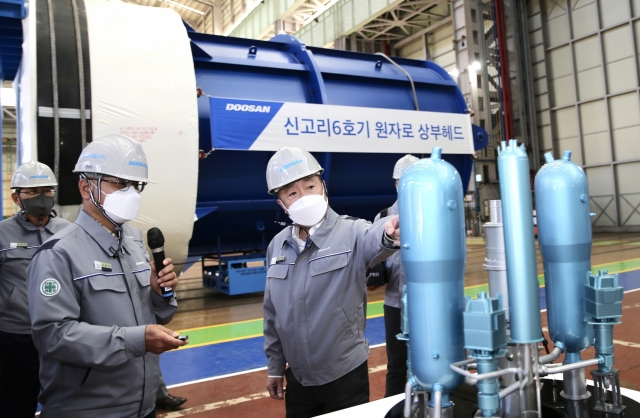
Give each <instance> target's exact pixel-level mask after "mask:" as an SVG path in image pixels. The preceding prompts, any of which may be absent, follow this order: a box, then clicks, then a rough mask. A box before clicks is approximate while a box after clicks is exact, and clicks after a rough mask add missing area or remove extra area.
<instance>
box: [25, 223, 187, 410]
mask: <svg viewBox="0 0 640 418" xmlns="http://www.w3.org/2000/svg"><path fill="white" fill-rule="evenodd" d="M134 233H135V235H134ZM122 240H123V241H122V244H123V245H122V247H123V250H122V251H123V253H122V254H121V256H120V257H114V254H116V252H117V248H118V244H117V240H116V239H115V237H114V236H113V235H112V234H110V233H109V232H108V231H107V230H106V229H105V228H104V227H102V226H101V225H100V224H98V223H97V222H96V221H95V220H94V219H93V218H92V217H91V216H89V215H88V214H87V213H85V212H84V211H80V214H79V215H78V219H77V220H76V222H75V224H73V225H72V226H70V227H68V228H66V229H65V230H64V231H62V232H60V233H58V234H56V235H54V236H53V237H51V239H49V240H48V241H47V242H46V243H45V244H44V245H42V246H41V247H40V249H39V251H38V252H37V253H36V255H35V256H34V258H33V261H32V263H31V264H30V265H29V268H28V269H27V287H28V291H29V308H30V312H31V322H32V325H33V340H34V343H35V345H36V348H37V349H38V351H39V353H40V362H41V363H40V383H41V384H42V387H43V390H42V393H41V394H40V398H39V400H40V403H41V404H42V405H43V415H42V416H43V417H61V418H62V417H65V418H66V417H70V418H76V417H77V418H79V417H89V416H96V417H97V416H99V417H101V418H111V417H113V418H129V417H144V416H146V415H148V414H149V413H151V411H152V410H153V408H154V407H155V401H156V391H157V390H158V382H159V377H158V376H159V371H160V368H159V364H158V356H157V355H155V354H152V353H147V352H146V345H145V329H146V326H147V324H155V323H156V322H157V323H160V324H165V323H167V322H169V321H170V320H171V318H172V317H173V314H174V313H175V311H176V308H177V303H176V300H175V298H171V299H170V300H169V301H167V300H164V299H163V298H162V297H161V296H159V295H157V294H156V293H155V292H154V291H153V290H152V289H151V286H150V283H151V282H150V278H151V271H150V266H149V263H148V262H147V259H146V254H145V252H144V251H143V249H142V248H143V247H142V238H141V233H140V231H139V230H137V229H135V230H134V228H131V227H128V226H125V228H124V233H123V238H122Z"/></svg>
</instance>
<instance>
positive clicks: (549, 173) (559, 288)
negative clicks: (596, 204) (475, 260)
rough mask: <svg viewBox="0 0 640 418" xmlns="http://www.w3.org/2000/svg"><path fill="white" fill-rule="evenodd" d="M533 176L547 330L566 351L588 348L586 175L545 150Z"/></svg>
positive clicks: (590, 334) (590, 329) (568, 155)
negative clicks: (545, 300)
mask: <svg viewBox="0 0 640 418" xmlns="http://www.w3.org/2000/svg"><path fill="white" fill-rule="evenodd" d="M545 159H546V161H547V164H545V165H544V166H543V167H542V168H541V169H540V171H538V174H537V175H536V179H535V197H536V213H537V217H538V243H539V245H540V252H541V253H542V262H543V265H544V281H545V293H546V297H547V318H548V320H549V335H550V337H551V339H552V340H553V343H554V344H555V345H556V346H558V347H560V348H562V349H563V350H564V351H566V352H568V353H579V352H581V351H583V350H585V349H587V348H588V347H589V345H590V341H592V340H593V326H592V325H589V323H588V320H587V318H586V313H585V309H584V306H585V287H584V280H585V279H584V278H585V275H586V274H587V273H588V272H590V271H591V243H592V237H591V216H590V213H589V212H590V211H589V190H588V185H587V176H586V175H585V173H584V171H583V170H582V168H581V167H580V166H578V165H577V164H575V163H572V162H571V151H565V152H564V156H563V157H562V159H560V160H554V159H553V157H552V156H551V153H547V154H545Z"/></svg>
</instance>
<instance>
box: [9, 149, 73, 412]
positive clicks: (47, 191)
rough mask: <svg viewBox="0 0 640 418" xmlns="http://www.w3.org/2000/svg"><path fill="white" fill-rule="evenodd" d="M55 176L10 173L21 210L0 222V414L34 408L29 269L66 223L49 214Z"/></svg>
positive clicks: (38, 169) (33, 164) (36, 386)
mask: <svg viewBox="0 0 640 418" xmlns="http://www.w3.org/2000/svg"><path fill="white" fill-rule="evenodd" d="M57 185H58V182H57V181H56V177H55V176H54V174H53V172H52V171H51V169H50V168H49V167H48V166H46V165H45V164H41V163H39V162H37V161H30V162H28V163H25V164H22V165H21V166H20V167H18V169H17V170H16V171H15V172H14V173H13V177H12V178H11V188H12V189H13V193H12V194H11V198H12V199H13V201H14V203H15V204H16V205H18V206H19V207H20V210H19V211H18V213H16V214H15V215H14V216H13V217H11V218H9V219H6V220H4V221H2V222H0V415H2V416H6V417H12V418H22V417H29V418H33V416H34V414H35V413H36V408H37V406H38V393H40V380H38V369H39V367H40V362H39V359H38V351H37V350H36V348H35V346H34V345H33V340H32V339H31V320H30V318H29V306H28V302H27V266H28V265H29V262H30V261H31V258H32V257H33V255H34V254H35V252H36V250H37V249H38V248H39V247H40V246H41V245H42V243H43V242H45V241H46V240H47V239H49V237H51V236H53V234H55V233H56V232H58V231H61V230H62V229H64V228H65V227H67V226H68V225H70V224H69V222H67V221H65V220H64V219H60V218H56V214H55V211H54V210H53V201H54V199H53V198H54V195H55V191H54V187H55V186H57Z"/></svg>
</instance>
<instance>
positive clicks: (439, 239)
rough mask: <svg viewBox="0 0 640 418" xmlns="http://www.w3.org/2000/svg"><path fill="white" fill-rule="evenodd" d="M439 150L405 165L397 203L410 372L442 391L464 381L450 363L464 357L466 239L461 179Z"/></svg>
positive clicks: (431, 389)
mask: <svg viewBox="0 0 640 418" xmlns="http://www.w3.org/2000/svg"><path fill="white" fill-rule="evenodd" d="M441 152H442V149H441V148H440V147H435V148H434V149H433V153H432V154H431V158H427V159H422V160H419V161H417V162H415V163H413V164H412V165H411V166H410V167H409V168H407V169H406V170H405V172H404V173H403V174H402V177H401V178H400V183H399V185H398V207H399V213H400V219H401V223H402V226H401V228H402V233H401V242H402V244H401V249H400V251H401V252H402V265H403V267H404V272H405V276H406V279H407V298H408V301H407V305H408V310H409V324H410V327H411V331H410V333H409V342H410V344H411V350H410V360H411V371H412V373H413V376H414V378H415V380H416V382H417V383H418V384H419V385H420V386H422V387H424V388H425V389H426V390H427V391H429V392H432V391H433V390H434V386H435V387H438V388H440V387H441V388H442V390H443V392H444V393H445V394H446V393H449V392H451V391H452V390H454V389H455V388H457V387H458V386H460V384H462V382H463V381H464V378H463V376H462V375H459V374H457V373H455V372H453V371H452V370H451V369H450V368H449V365H450V364H451V363H454V362H457V361H461V360H464V359H465V358H466V356H465V351H464V336H463V319H462V315H463V311H464V302H465V301H464V268H465V256H466V241H465V228H464V207H463V200H462V199H463V193H462V182H461V180H460V175H459V174H458V172H457V170H456V169H455V168H454V167H453V166H452V165H451V164H449V163H447V162H446V161H443V160H442V158H441ZM445 398H446V399H448V397H444V396H443V399H445ZM443 406H447V405H443Z"/></svg>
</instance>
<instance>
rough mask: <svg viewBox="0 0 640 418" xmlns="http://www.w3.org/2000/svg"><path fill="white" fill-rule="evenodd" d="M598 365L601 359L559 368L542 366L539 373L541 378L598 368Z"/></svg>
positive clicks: (583, 361)
mask: <svg viewBox="0 0 640 418" xmlns="http://www.w3.org/2000/svg"><path fill="white" fill-rule="evenodd" d="M598 364H600V359H598V358H593V359H590V360H582V361H579V362H577V363H571V364H563V365H562V366H557V367H547V366H540V371H539V372H540V376H547V375H550V374H557V373H562V372H568V371H570V370H575V369H580V368H584V367H589V366H597V365H598Z"/></svg>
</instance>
